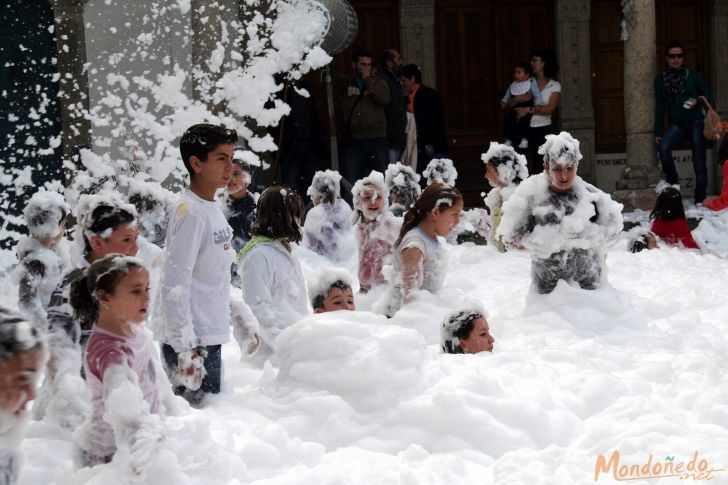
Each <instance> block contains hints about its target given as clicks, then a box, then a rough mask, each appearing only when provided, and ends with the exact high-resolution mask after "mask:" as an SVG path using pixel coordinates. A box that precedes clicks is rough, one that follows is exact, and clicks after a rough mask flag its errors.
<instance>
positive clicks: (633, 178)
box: [615, 0, 660, 210]
mask: <svg viewBox="0 0 728 485" xmlns="http://www.w3.org/2000/svg"><path fill="white" fill-rule="evenodd" d="M632 19H633V22H632V23H631V25H630V26H629V38H628V39H627V41H625V43H624V86H625V89H624V122H625V131H626V135H627V161H626V167H625V169H624V173H623V174H622V179H621V180H619V181H618V182H617V192H616V193H615V197H616V198H617V199H618V200H619V201H620V202H622V203H623V204H625V209H626V210H632V209H635V208H640V209H648V208H651V207H653V206H654V200H655V193H654V191H653V190H651V189H649V186H650V185H651V184H652V185H654V184H655V183H656V182H657V180H659V178H660V171H659V170H658V168H657V165H656V150H657V147H656V145H655V134H654V131H653V124H654V117H655V94H654V88H653V83H654V79H655V72H656V70H655V69H656V67H655V43H656V39H657V27H656V19H655V2H654V1H652V0H638V1H635V2H634V12H633V17H632Z"/></svg>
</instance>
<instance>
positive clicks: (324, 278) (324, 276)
mask: <svg viewBox="0 0 728 485" xmlns="http://www.w3.org/2000/svg"><path fill="white" fill-rule="evenodd" d="M352 286H353V279H352V277H351V275H350V274H349V272H348V271H346V270H345V269H341V268H326V267H325V268H321V272H320V273H319V277H318V279H317V280H316V281H312V282H310V283H309V285H308V293H309V295H311V307H313V312H314V313H325V312H334V311H337V310H351V311H354V310H356V304H355V303H354V291H353V289H352Z"/></svg>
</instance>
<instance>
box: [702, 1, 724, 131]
mask: <svg viewBox="0 0 728 485" xmlns="http://www.w3.org/2000/svg"><path fill="white" fill-rule="evenodd" d="M711 26H712V30H713V35H712V38H713V45H712V46H711V49H710V50H711V52H712V53H713V59H712V61H713V73H714V74H713V79H712V81H713V83H712V84H713V86H714V88H713V89H714V92H713V97H714V98H715V101H716V104H715V109H716V111H718V113H720V115H721V119H726V118H728V63H726V62H725V60H726V59H728V0H713V19H712V24H711ZM706 75H708V73H706Z"/></svg>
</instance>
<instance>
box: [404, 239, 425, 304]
mask: <svg viewBox="0 0 728 485" xmlns="http://www.w3.org/2000/svg"><path fill="white" fill-rule="evenodd" d="M401 257H402V296H403V302H407V301H408V300H409V295H410V293H411V292H412V291H414V290H417V289H419V288H420V285H421V284H422V264H423V255H422V251H420V250H419V249H417V248H405V249H403V250H402V253H401Z"/></svg>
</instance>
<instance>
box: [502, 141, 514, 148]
mask: <svg viewBox="0 0 728 485" xmlns="http://www.w3.org/2000/svg"><path fill="white" fill-rule="evenodd" d="M503 144H504V145H508V146H509V147H512V146H513V142H511V140H505V141H504V142H503Z"/></svg>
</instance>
